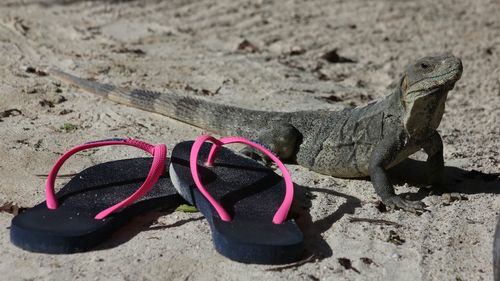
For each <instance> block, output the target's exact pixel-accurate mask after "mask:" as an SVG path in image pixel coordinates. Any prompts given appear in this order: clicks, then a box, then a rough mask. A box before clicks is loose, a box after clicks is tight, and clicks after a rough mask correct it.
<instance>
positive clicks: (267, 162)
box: [239, 147, 274, 167]
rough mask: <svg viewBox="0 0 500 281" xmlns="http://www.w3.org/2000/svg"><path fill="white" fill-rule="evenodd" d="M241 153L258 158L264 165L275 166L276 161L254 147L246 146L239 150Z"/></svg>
mask: <svg viewBox="0 0 500 281" xmlns="http://www.w3.org/2000/svg"><path fill="white" fill-rule="evenodd" d="M239 152H240V153H241V154H243V155H245V156H247V157H249V158H252V159H253V160H256V161H257V162H260V163H261V164H263V165H264V166H267V167H271V166H273V164H274V162H273V161H272V160H271V158H269V157H268V156H267V155H265V154H264V153H259V151H256V150H255V149H253V148H250V147H244V148H243V149H241V150H240V151H239Z"/></svg>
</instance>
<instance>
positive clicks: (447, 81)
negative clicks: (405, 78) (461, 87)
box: [406, 65, 462, 97]
mask: <svg viewBox="0 0 500 281" xmlns="http://www.w3.org/2000/svg"><path fill="white" fill-rule="evenodd" d="M461 76H462V67H461V65H460V66H458V67H455V68H453V69H452V70H450V71H448V72H446V73H443V74H440V75H436V76H431V77H425V78H422V79H420V80H418V81H416V82H414V83H413V84H411V85H410V86H409V87H408V89H410V90H409V91H408V92H407V93H406V95H410V94H411V95H416V97H421V96H426V95H428V94H431V93H434V92H435V91H434V90H436V89H438V88H439V89H441V88H446V90H451V89H453V87H454V85H455V82H457V81H458V80H459V79H460V77H461ZM412 88H416V89H412Z"/></svg>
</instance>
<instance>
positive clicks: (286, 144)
mask: <svg viewBox="0 0 500 281" xmlns="http://www.w3.org/2000/svg"><path fill="white" fill-rule="evenodd" d="M253 141H255V142H257V143H260V144H262V145H264V146H265V147H266V148H268V149H269V150H271V151H272V152H273V153H274V154H276V156H278V158H279V159H281V160H282V161H293V160H294V159H295V155H296V153H297V146H298V143H299V141H300V133H299V131H298V130H297V129H296V128H295V127H293V126H292V125H291V124H289V123H282V122H279V123H272V124H270V126H268V127H267V128H263V129H262V130H260V131H259V132H258V133H257V134H256V136H255V137H254V138H253ZM241 152H242V153H243V154H245V155H248V156H250V157H252V158H257V159H259V160H262V161H264V162H266V163H268V162H269V159H268V157H267V156H265V155H264V154H262V153H261V152H258V151H256V150H254V149H251V148H244V149H243V150H242V151H241Z"/></svg>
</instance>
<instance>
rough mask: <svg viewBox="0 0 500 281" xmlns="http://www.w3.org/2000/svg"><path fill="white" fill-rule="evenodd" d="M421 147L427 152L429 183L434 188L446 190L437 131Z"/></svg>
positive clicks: (441, 148)
mask: <svg viewBox="0 0 500 281" xmlns="http://www.w3.org/2000/svg"><path fill="white" fill-rule="evenodd" d="M423 148H424V151H425V153H426V154H427V173H428V175H429V183H430V184H431V185H432V187H433V188H434V189H436V190H439V191H446V187H445V181H444V158H443V141H442V140H441V136H440V135H439V133H438V132H435V133H434V134H433V135H432V136H431V138H430V139H429V141H428V142H427V143H426V144H425V145H424V147H423Z"/></svg>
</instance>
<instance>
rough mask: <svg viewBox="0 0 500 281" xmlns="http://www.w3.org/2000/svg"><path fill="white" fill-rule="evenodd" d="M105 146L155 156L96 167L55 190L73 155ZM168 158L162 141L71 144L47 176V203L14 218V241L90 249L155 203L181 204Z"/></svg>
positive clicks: (37, 247)
mask: <svg viewBox="0 0 500 281" xmlns="http://www.w3.org/2000/svg"><path fill="white" fill-rule="evenodd" d="M107 145H128V146H133V147H137V148H139V149H141V150H144V151H146V152H148V153H149V154H151V155H152V156H153V158H134V159H126V160H119V161H112V162H106V163H102V164H98V165H95V166H92V167H90V168H87V169H85V170H83V171H81V172H80V173H79V174H77V175H76V176H74V177H73V178H72V179H71V180H70V181H69V182H68V183H67V184H66V185H65V186H64V187H63V188H62V189H61V190H60V191H59V192H57V194H54V182H55V179H56V175H57V173H58V171H59V169H60V168H61V166H62V165H63V163H64V162H65V161H66V160H67V159H68V158H69V157H70V156H72V155H73V154H75V153H77V152H79V151H81V150H85V149H89V148H94V147H100V146H107ZM165 161H166V146H165V145H164V144H159V145H156V146H153V145H150V144H147V143H144V142H141V141H138V140H134V139H109V140H102V141H95V142H89V143H85V144H82V145H79V146H76V147H74V148H72V149H71V150H69V151H68V152H66V153H64V154H63V155H62V156H61V157H60V158H59V159H58V160H57V162H56V163H55V165H54V167H53V168H52V170H51V171H50V173H49V175H48V177H47V181H46V184H45V195H46V202H42V203H40V204H38V205H36V206H35V207H33V208H30V209H28V210H26V211H24V212H23V213H21V214H19V215H17V216H16V217H14V218H13V219H12V223H11V228H10V239H11V242H12V243H13V244H14V245H16V246H18V247H20V248H22V249H25V250H28V251H32V252H42V253H52V254H61V253H74V252H82V251H87V250H89V249H91V248H92V247H94V246H96V245H97V244H99V243H101V242H103V241H104V240H105V239H106V238H107V237H109V236H110V235H111V234H112V233H113V232H114V231H115V230H116V229H118V228H119V227H120V226H122V225H124V224H125V223H127V222H128V221H129V220H130V219H131V218H132V217H134V216H136V215H138V214H141V213H144V212H147V211H149V210H152V209H154V208H160V207H165V206H167V207H168V206H172V207H174V206H176V205H178V204H180V203H181V202H182V201H183V200H182V198H181V197H180V196H179V195H178V194H177V192H176V190H175V188H174V187H173V185H172V183H171V181H170V180H169V179H168V178H166V177H165V176H162V175H163V174H164V172H165ZM148 171H149V172H148ZM146 175H147V176H146ZM141 182H143V183H142V185H141ZM138 186H140V187H139V188H137V187H138ZM117 202H119V203H117Z"/></svg>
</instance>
